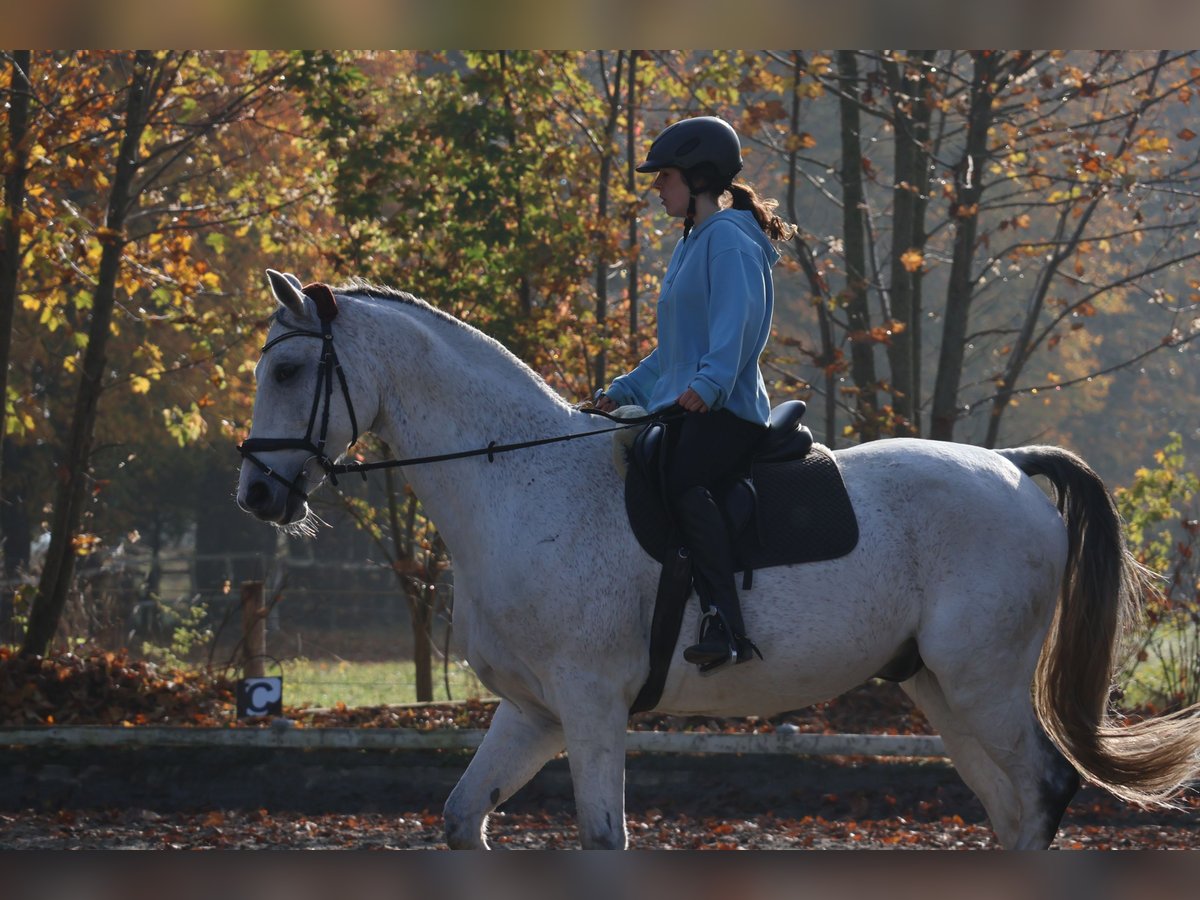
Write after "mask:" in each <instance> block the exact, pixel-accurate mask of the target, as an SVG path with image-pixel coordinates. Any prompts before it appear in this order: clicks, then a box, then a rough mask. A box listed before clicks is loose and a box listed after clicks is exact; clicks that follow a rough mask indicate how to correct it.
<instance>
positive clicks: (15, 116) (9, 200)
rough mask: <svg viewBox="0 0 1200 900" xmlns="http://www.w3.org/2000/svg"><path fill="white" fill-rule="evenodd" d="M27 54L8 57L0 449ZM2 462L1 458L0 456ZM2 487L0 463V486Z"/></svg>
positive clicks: (0, 232)
mask: <svg viewBox="0 0 1200 900" xmlns="http://www.w3.org/2000/svg"><path fill="white" fill-rule="evenodd" d="M31 56H32V54H31V53H30V51H28V50H14V51H13V53H12V88H11V90H10V93H9V101H8V140H9V146H8V151H9V154H11V156H10V160H11V161H10V162H9V164H8V165H7V166H6V167H5V172H4V213H3V215H4V219H3V222H2V223H0V446H3V444H4V440H5V437H6V436H7V426H8V355H9V350H10V348H11V346H12V325H13V311H14V310H15V309H16V306H17V271H18V270H19V269H20V268H21V213H22V212H23V211H24V209H25V177H26V175H27V174H28V171H29V170H28V167H27V163H28V160H29V148H28V146H27V141H26V139H25V136H26V133H27V131H28V130H29V97H30V93H31V85H30V81H29V64H30V57H31ZM0 458H2V454H0ZM3 483H4V471H3V463H2V462H0V484H3Z"/></svg>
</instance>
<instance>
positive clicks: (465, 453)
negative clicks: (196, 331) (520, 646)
mask: <svg viewBox="0 0 1200 900" xmlns="http://www.w3.org/2000/svg"><path fill="white" fill-rule="evenodd" d="M301 290H302V291H303V292H304V295H305V296H306V297H308V298H310V299H311V300H312V301H313V302H314V303H315V304H316V306H317V316H318V318H319V319H320V320H321V330H320V331H311V330H306V329H300V328H297V329H294V330H292V331H286V332H284V333H283V334H281V335H278V336H276V337H274V338H272V339H271V340H269V341H267V342H266V343H265V344H263V347H262V351H261V352H263V353H266V352H267V351H268V350H270V349H271V348H272V347H274V346H275V345H276V344H279V343H281V342H282V341H286V340H290V339H291V338H297V337H308V338H319V339H320V341H321V361H320V363H319V364H318V367H317V389H316V392H315V394H314V395H313V402H312V410H311V411H310V412H309V415H308V430H307V431H305V433H304V437H302V438H247V439H246V440H244V441H242V443H240V444H239V445H238V448H237V449H238V452H239V453H240V454H241V455H242V457H243V458H244V459H248V460H250V462H252V463H254V465H255V466H257V467H258V468H259V469H261V470H262V471H263V473H265V474H266V476H267V477H268V478H272V479H274V480H275V481H278V482H279V483H280V484H282V485H284V486H285V487H286V488H287V489H288V491H290V492H291V493H294V494H296V495H297V496H299V497H300V498H301V499H302V500H304V501H306V502H307V500H308V494H307V493H305V492H304V490H302V489H301V487H300V485H299V480H300V477H301V475H303V473H304V466H301V467H300V471H299V472H297V473H296V477H295V478H294V479H288V478H284V477H283V476H282V475H280V474H279V473H278V472H276V471H275V470H274V469H273V468H271V467H270V466H268V465H267V464H266V463H265V462H263V461H262V460H261V459H259V458H258V457H257V456H255V455H254V454H255V453H268V452H270V451H273V450H307V451H308V452H309V453H311V454H312V456H311V457H310V459H315V460H316V461H317V464H318V465H319V466H320V467H321V468H322V469H324V470H325V474H326V475H327V476H328V477H329V480H330V482H331V483H332V484H334V485H335V486H336V485H337V476H338V475H342V474H345V473H347V472H358V473H361V474H362V476H363V478H364V479H365V478H366V477H367V472H369V471H372V470H374V469H392V468H397V467H401V466H415V465H421V464H424V463H434V462H446V461H448V460H453V459H465V458H467V457H471V456H486V457H487V458H488V462H495V457H496V454H497V453H506V452H508V451H510V450H524V449H526V448H529V447H540V446H542V445H544V444H556V443H559V442H561V441H573V440H576V439H577V438H584V437H592V436H593V435H597V434H608V433H610V432H613V431H623V430H624V429H627V428H636V427H639V426H641V425H645V424H647V423H649V422H665V421H671V420H673V419H678V418H680V417H682V415H683V411H682V410H678V408H673V409H672V410H670V411H664V412H657V413H652V414H650V415H646V416H639V417H636V418H629V419H621V418H617V417H616V416H611V415H609V414H608V413H605V412H601V411H600V410H598V409H588V408H581V409H580V410H579V411H580V412H582V413H586V414H588V415H593V416H600V417H602V418H605V419H608V420H610V421H613V422H620V423H621V424H620V425H616V426H614V427H612V428H599V429H595V430H592V431H583V432H575V433H572V434H564V435H558V436H556V437H546V438H536V439H534V440H529V441H519V442H516V443H512V444H498V443H496V442H495V441H492V442H491V443H489V444H488V445H487V446H486V447H480V448H478V449H475V450H460V451H458V452H456V453H441V454H438V455H436V456H421V457H412V458H409V459H388V460H381V461H379V462H358V461H355V462H349V463H337V462H334V461H333V459H331V458H330V457H329V455H328V454H326V452H325V438H326V436H327V434H328V433H329V403H330V399H331V398H332V396H333V379H334V375H335V374H336V375H337V380H338V384H340V385H341V388H342V397H343V398H345V400H346V411H347V413H349V415H350V430H351V431H352V432H353V436H352V437H351V439H350V443H349V444H347V445H346V449H349V448H350V447H353V446H354V445H355V444H356V443H358V420H357V419H356V418H355V415H354V404H353V403H352V402H351V400H350V388H349V386H348V385H347V384H346V375H345V373H344V372H343V371H342V366H341V363H340V362H338V357H337V351H336V350H334V348H333V327H332V326H333V320H334V319H335V318H337V314H338V308H337V301H336V300H335V299H334V295H333V291H332V290H331V289H330V288H329V286H328V285H326V284H322V283H320V282H314V283H313V284H308V285H305V286H304V287H303V288H301ZM322 400H324V402H323V403H322ZM318 411H320V414H321V430H320V431H319V432H318V434H317V440H316V441H315V442H314V441H313V430H314V428H315V427H316V423H317V413H318ZM305 462H306V464H307V460H306V461H305Z"/></svg>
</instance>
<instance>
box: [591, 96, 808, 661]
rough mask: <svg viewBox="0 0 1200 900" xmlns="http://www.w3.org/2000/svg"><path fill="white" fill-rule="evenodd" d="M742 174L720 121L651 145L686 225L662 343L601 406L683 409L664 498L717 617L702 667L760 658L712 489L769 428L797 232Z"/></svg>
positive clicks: (652, 160) (647, 167) (706, 120)
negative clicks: (790, 248)
mask: <svg viewBox="0 0 1200 900" xmlns="http://www.w3.org/2000/svg"><path fill="white" fill-rule="evenodd" d="M741 168H742V155H741V143H740V142H739V140H738V136H737V133H736V132H735V131H734V130H733V128H732V127H730V126H729V125H728V124H727V123H726V122H724V121H723V120H721V119H718V118H714V117H711V116H700V117H697V118H691V119H684V120H683V121H680V122H676V123H675V124H673V125H671V126H670V127H668V128H666V129H665V130H663V131H662V133H660V134H659V136H658V137H657V138H656V139H655V140H654V142H653V143H652V144H651V146H650V151H649V153H648V154H647V156H646V160H645V162H643V163H642V164H641V165H639V166H638V167H637V170H638V171H639V172H652V173H656V174H655V179H654V184H653V187H654V189H655V190H656V191H657V192H658V195H659V198H660V200H661V202H662V205H663V207H664V209H665V211H666V213H667V215H669V216H672V217H674V218H681V219H683V237H682V239H681V240H680V241H679V243H678V244H677V245H676V247H675V251H674V254H673V255H672V257H671V261H670V264H669V265H668V266H667V271H666V274H665V275H664V277H663V283H662V292H661V294H660V296H659V299H658V345H657V347H656V348H655V349H654V351H653V352H652V353H651V354H650V355H649V356H647V357H646V358H645V359H643V360H642V361H641V362H640V363H639V364H638V365H637V367H636V368H634V369H633V370H632V371H631V372H629V373H627V374H625V375H622V376H620V377H619V378H616V379H614V380H613V382H612V384H611V385H610V386H609V387H608V388H607V389H606V390H605V391H604V392H603V393H601V394H600V396H599V398H598V399H597V402H596V405H597V407H598V408H599V409H601V410H603V411H605V412H610V411H612V410H613V409H616V408H617V407H618V406H622V405H625V404H631V403H636V404H638V405H640V406H643V407H645V408H646V409H648V410H649V411H651V412H657V411H660V410H663V409H666V408H668V407H671V406H673V405H678V406H679V407H681V408H682V409H683V410H684V415H683V417H682V419H679V420H675V421H672V422H671V423H670V424H669V426H668V438H667V448H668V449H667V452H668V453H669V457H668V464H667V498H668V501H669V503H670V504H671V508H672V513H673V515H674V518H675V521H676V523H677V526H678V528H679V529H680V531H681V533H682V538H683V543H684V545H685V546H686V548H687V550H688V552H689V555H690V556H691V563H692V577H693V580H694V582H695V585H696V591H697V593H699V595H700V598H701V601H702V603H703V605H704V606H705V607H706V608H707V610H708V612H707V613H706V614H705V617H704V619H703V620H702V623H701V630H700V638H699V641H698V642H697V643H695V644H693V645H692V646H690V647H688V648H687V649H686V650H685V651H684V654H683V655H684V658H685V659H686V660H687V661H688V662H691V663H695V664H696V665H699V666H700V668H701V670H702V671H705V672H707V671H711V670H713V669H715V668H718V667H720V666H723V665H725V664H726V663H729V662H734V663H743V662H747V661H749V660H750V659H751V657H752V655H753V654H755V653H757V654H758V655H759V657H760V658H761V656H762V654H761V653H758V648H757V647H756V646H755V645H754V643H753V642H752V641H751V640H750V639H749V638H748V637H747V635H746V629H745V625H744V624H743V621H742V612H741V604H740V602H739V599H738V593H737V586H736V584H735V581H734V569H733V566H734V561H733V554H732V549H731V547H730V537H729V534H728V529H727V528H726V525H725V521H724V518H723V517H722V515H721V511H720V509H719V508H718V507H717V504H716V502H715V501H714V500H713V495H712V493H711V489H712V488H713V487H715V486H716V484H717V483H718V482H720V481H721V480H722V479H723V478H724V477H726V476H727V475H728V474H729V473H730V472H731V471H733V470H735V469H736V468H738V467H739V466H740V465H741V464H742V463H743V462H744V460H745V459H746V458H747V457H748V455H749V454H750V452H751V451H752V450H753V448H754V445H755V444H756V443H757V442H758V441H759V440H760V439H761V437H762V435H763V432H764V430H765V428H766V423H767V419H768V416H769V414H770V402H769V400H768V398H767V391H766V387H765V385H764V383H763V377H762V372H761V371H760V370H759V366H758V358H759V354H761V353H762V350H763V347H764V346H765V345H766V342H767V338H768V337H769V336H770V332H771V314H772V310H773V306H774V287H773V283H772V278H771V267H772V266H774V264H775V263H776V261H777V260H778V259H779V251H778V250H776V248H775V246H774V244H773V243H772V241H781V240H788V239H790V238H791V237H792V235H793V234H795V231H796V229H795V227H794V226H792V225H788V224H786V223H784V222H783V221H782V220H781V219H780V218H779V217H778V216H776V215H774V212H773V210H774V208H775V206H776V205H777V203H776V202H775V201H773V200H764V199H762V198H760V197H759V196H758V195H757V193H755V191H754V188H753V187H751V186H750V185H749V184H747V183H746V182H745V181H739V182H738V183H736V184H735V183H734V181H733V179H734V176H736V175H737V173H738V172H739V171H741ZM726 194H728V195H730V201H729V202H728V203H727V204H725V203H723V198H724V197H725V195H726Z"/></svg>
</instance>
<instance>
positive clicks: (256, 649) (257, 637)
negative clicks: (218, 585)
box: [242, 581, 267, 678]
mask: <svg viewBox="0 0 1200 900" xmlns="http://www.w3.org/2000/svg"><path fill="white" fill-rule="evenodd" d="M266 655H267V610H266V604H265V602H264V599H263V583H262V582H261V581H243V582H242V677H243V678H262V677H263V675H264V674H265V673H264V671H263V669H264V663H265V660H266Z"/></svg>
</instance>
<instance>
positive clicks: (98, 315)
mask: <svg viewBox="0 0 1200 900" xmlns="http://www.w3.org/2000/svg"><path fill="white" fill-rule="evenodd" d="M153 68H154V58H153V56H152V55H151V54H150V52H149V51H145V50H139V51H138V52H137V54H136V56H135V58H134V63H133V74H132V75H131V77H130V80H129V87H128V94H127V99H126V105H125V123H124V124H125V127H124V134H123V135H122V138H121V147H120V151H119V155H118V157H117V164H116V172H115V174H114V177H113V181H112V192H111V193H110V194H109V202H108V215H107V217H106V219H105V224H104V227H103V228H102V229H101V230H100V232H99V236H100V243H101V253H100V268H99V272H98V275H97V278H96V288H95V291H94V292H93V294H92V315H91V322H90V323H89V326H88V343H87V350H86V352H85V354H84V359H83V372H82V377H81V378H80V380H79V391H78V394H77V396H76V400H75V410H74V414H73V416H72V418H71V429H70V433H69V435H68V438H67V446H66V450H65V453H64V456H63V459H62V461H61V462H60V464H59V466H58V479H59V482H58V488H57V491H56V493H55V499H54V511H53V513H52V515H51V527H50V548H49V550H48V551H47V554H46V562H45V567H44V568H43V570H42V577H41V581H40V582H39V584H38V591H37V595H36V596H35V598H34V601H33V609H32V610H31V612H30V617H29V629H28V631H27V632H26V634H25V641H24V643H23V644H22V646H21V653H22V654H23V655H37V654H42V653H45V652H46V650H47V648H48V647H49V645H50V642H51V640H52V639H53V638H54V632H55V631H56V630H57V628H58V622H59V619H60V618H61V616H62V611H63V606H64V605H65V603H66V599H67V592H68V590H69V589H70V585H71V579H72V577H73V575H74V571H75V546H74V545H75V537H76V532H77V530H78V528H79V522H80V518H81V516H82V514H83V505H84V500H85V498H86V496H87V491H86V487H87V481H88V479H87V471H88V461H89V456H90V454H91V446H92V435H93V432H94V430H95V425H96V407H97V404H98V403H99V400H100V392H101V390H102V389H103V379H104V368H105V348H106V347H107V344H108V336H109V326H110V322H111V320H112V311H113V305H114V303H115V300H116V284H117V274H118V272H119V270H120V267H121V251H122V248H123V246H124V243H125V239H126V238H125V219H126V216H127V215H128V213H129V211H130V209H131V208H132V207H133V206H134V205H135V204H136V202H137V195H136V192H135V190H134V184H133V181H134V176H135V174H136V173H137V170H138V165H139V158H138V157H139V149H138V145H139V143H140V141H141V137H142V132H143V131H144V130H145V128H146V119H147V116H148V114H149V109H150V106H151V104H152V103H153V99H154V98H153V97H152V96H151V92H150V90H149V86H150V83H151V79H152V75H153Z"/></svg>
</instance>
